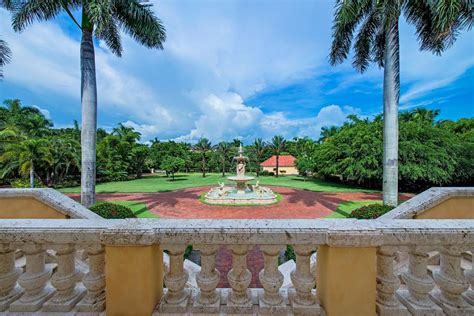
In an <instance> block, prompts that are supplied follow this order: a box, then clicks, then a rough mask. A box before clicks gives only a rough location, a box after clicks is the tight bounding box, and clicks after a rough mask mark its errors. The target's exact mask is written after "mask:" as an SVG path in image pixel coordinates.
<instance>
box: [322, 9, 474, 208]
mask: <svg viewBox="0 0 474 316" xmlns="http://www.w3.org/2000/svg"><path fill="white" fill-rule="evenodd" d="M448 2H449V3H450V4H448V5H446V3H447V2H445V1H438V2H437V3H435V2H434V1H421V0H399V1H392V0H362V1H344V0H338V1H337V4H336V12H335V15H334V23H333V42H332V47H331V52H330V56H329V57H330V63H331V64H332V65H336V64H339V63H342V62H343V61H344V60H345V59H347V57H348V54H349V50H350V48H351V44H352V39H353V36H354V33H356V32H358V33H357V34H356V38H355V41H354V51H355V54H354V59H353V62H352V65H353V67H354V68H356V69H357V70H358V71H360V72H364V71H365V70H366V69H367V67H368V65H369V64H370V62H375V63H377V64H378V65H379V66H380V67H383V69H384V85H383V90H384V97H383V100H384V106H383V118H384V132H383V144H384V145H383V146H384V150H383V200H384V204H387V205H392V206H396V205H397V204H398V103H399V94H400V62H399V57H400V54H399V32H398V22H399V18H400V16H401V14H402V13H403V14H404V15H405V17H406V19H407V21H408V22H409V23H410V24H413V25H414V26H415V28H416V33H417V36H418V39H419V41H420V48H421V49H422V50H429V51H432V52H435V53H437V54H440V53H441V52H442V51H443V50H444V49H445V48H446V47H447V46H449V41H450V40H453V39H454V38H455V35H456V34H458V33H459V31H460V30H461V29H463V28H470V27H471V26H472V21H473V19H474V18H473V15H472V14H471V10H470V9H469V4H468V1H463V0H455V1H448ZM453 7H455V8H456V9H455V10H453ZM443 17H444V18H443ZM441 31H444V32H445V33H446V34H442V33H441Z"/></svg>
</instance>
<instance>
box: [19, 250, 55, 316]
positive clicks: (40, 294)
mask: <svg viewBox="0 0 474 316" xmlns="http://www.w3.org/2000/svg"><path fill="white" fill-rule="evenodd" d="M23 252H24V253H25V257H26V271H25V273H23V274H22V275H21V276H20V278H19V279H18V283H19V284H20V286H21V287H22V288H23V289H24V291H25V293H24V294H23V295H22V296H21V297H20V299H18V300H17V301H15V302H13V303H12V304H11V305H10V311H11V312H35V311H37V310H39V309H40V308H41V307H42V306H43V303H44V302H45V301H47V300H48V299H49V298H50V297H51V296H52V295H53V294H54V290H53V289H52V288H51V287H49V286H46V283H47V282H48V280H49V278H50V277H51V269H50V268H46V265H45V253H46V251H45V250H44V249H43V246H42V245H38V244H26V245H25V246H24V247H23Z"/></svg>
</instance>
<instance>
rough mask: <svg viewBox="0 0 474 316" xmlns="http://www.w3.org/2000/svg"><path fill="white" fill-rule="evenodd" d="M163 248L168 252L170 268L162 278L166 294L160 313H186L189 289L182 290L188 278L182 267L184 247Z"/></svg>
mask: <svg viewBox="0 0 474 316" xmlns="http://www.w3.org/2000/svg"><path fill="white" fill-rule="evenodd" d="M163 248H164V249H166V250H168V252H169V257H170V266H169V269H168V272H167V273H166V274H165V278H164V279H165V280H164V281H165V285H166V287H167V288H168V292H167V293H166V295H165V298H164V304H162V305H161V312H166V313H182V312H185V311H186V308H187V305H188V299H189V295H190V289H185V288H184V286H185V285H186V282H187V281H188V277H189V274H188V271H186V270H185V269H184V267H183V256H184V251H185V250H186V245H176V244H172V245H164V246H163Z"/></svg>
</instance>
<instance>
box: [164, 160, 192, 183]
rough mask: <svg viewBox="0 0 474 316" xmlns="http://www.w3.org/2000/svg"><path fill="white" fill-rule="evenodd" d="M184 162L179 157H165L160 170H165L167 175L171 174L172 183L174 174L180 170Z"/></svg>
mask: <svg viewBox="0 0 474 316" xmlns="http://www.w3.org/2000/svg"><path fill="white" fill-rule="evenodd" d="M185 165H186V162H185V161H184V159H181V158H179V157H172V156H167V157H165V159H164V160H163V162H162V163H161V169H162V170H165V171H166V173H167V174H171V177H172V181H174V175H175V173H176V172H178V171H180V170H182V169H183V168H184V166H185Z"/></svg>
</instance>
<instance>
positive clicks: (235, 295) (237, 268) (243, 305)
mask: <svg viewBox="0 0 474 316" xmlns="http://www.w3.org/2000/svg"><path fill="white" fill-rule="evenodd" d="M230 248H231V249H232V256H233V257H232V269H231V270H230V271H229V273H228V274H227V279H228V281H229V284H230V286H231V288H232V290H231V291H230V293H229V297H228V298H227V313H229V314H239V313H241V314H245V313H249V312H251V311H252V301H251V299H250V290H249V289H248V287H249V285H250V282H251V281H252V273H251V272H250V270H249V269H247V252H248V248H249V247H248V246H247V245H232V246H231V247H230Z"/></svg>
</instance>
